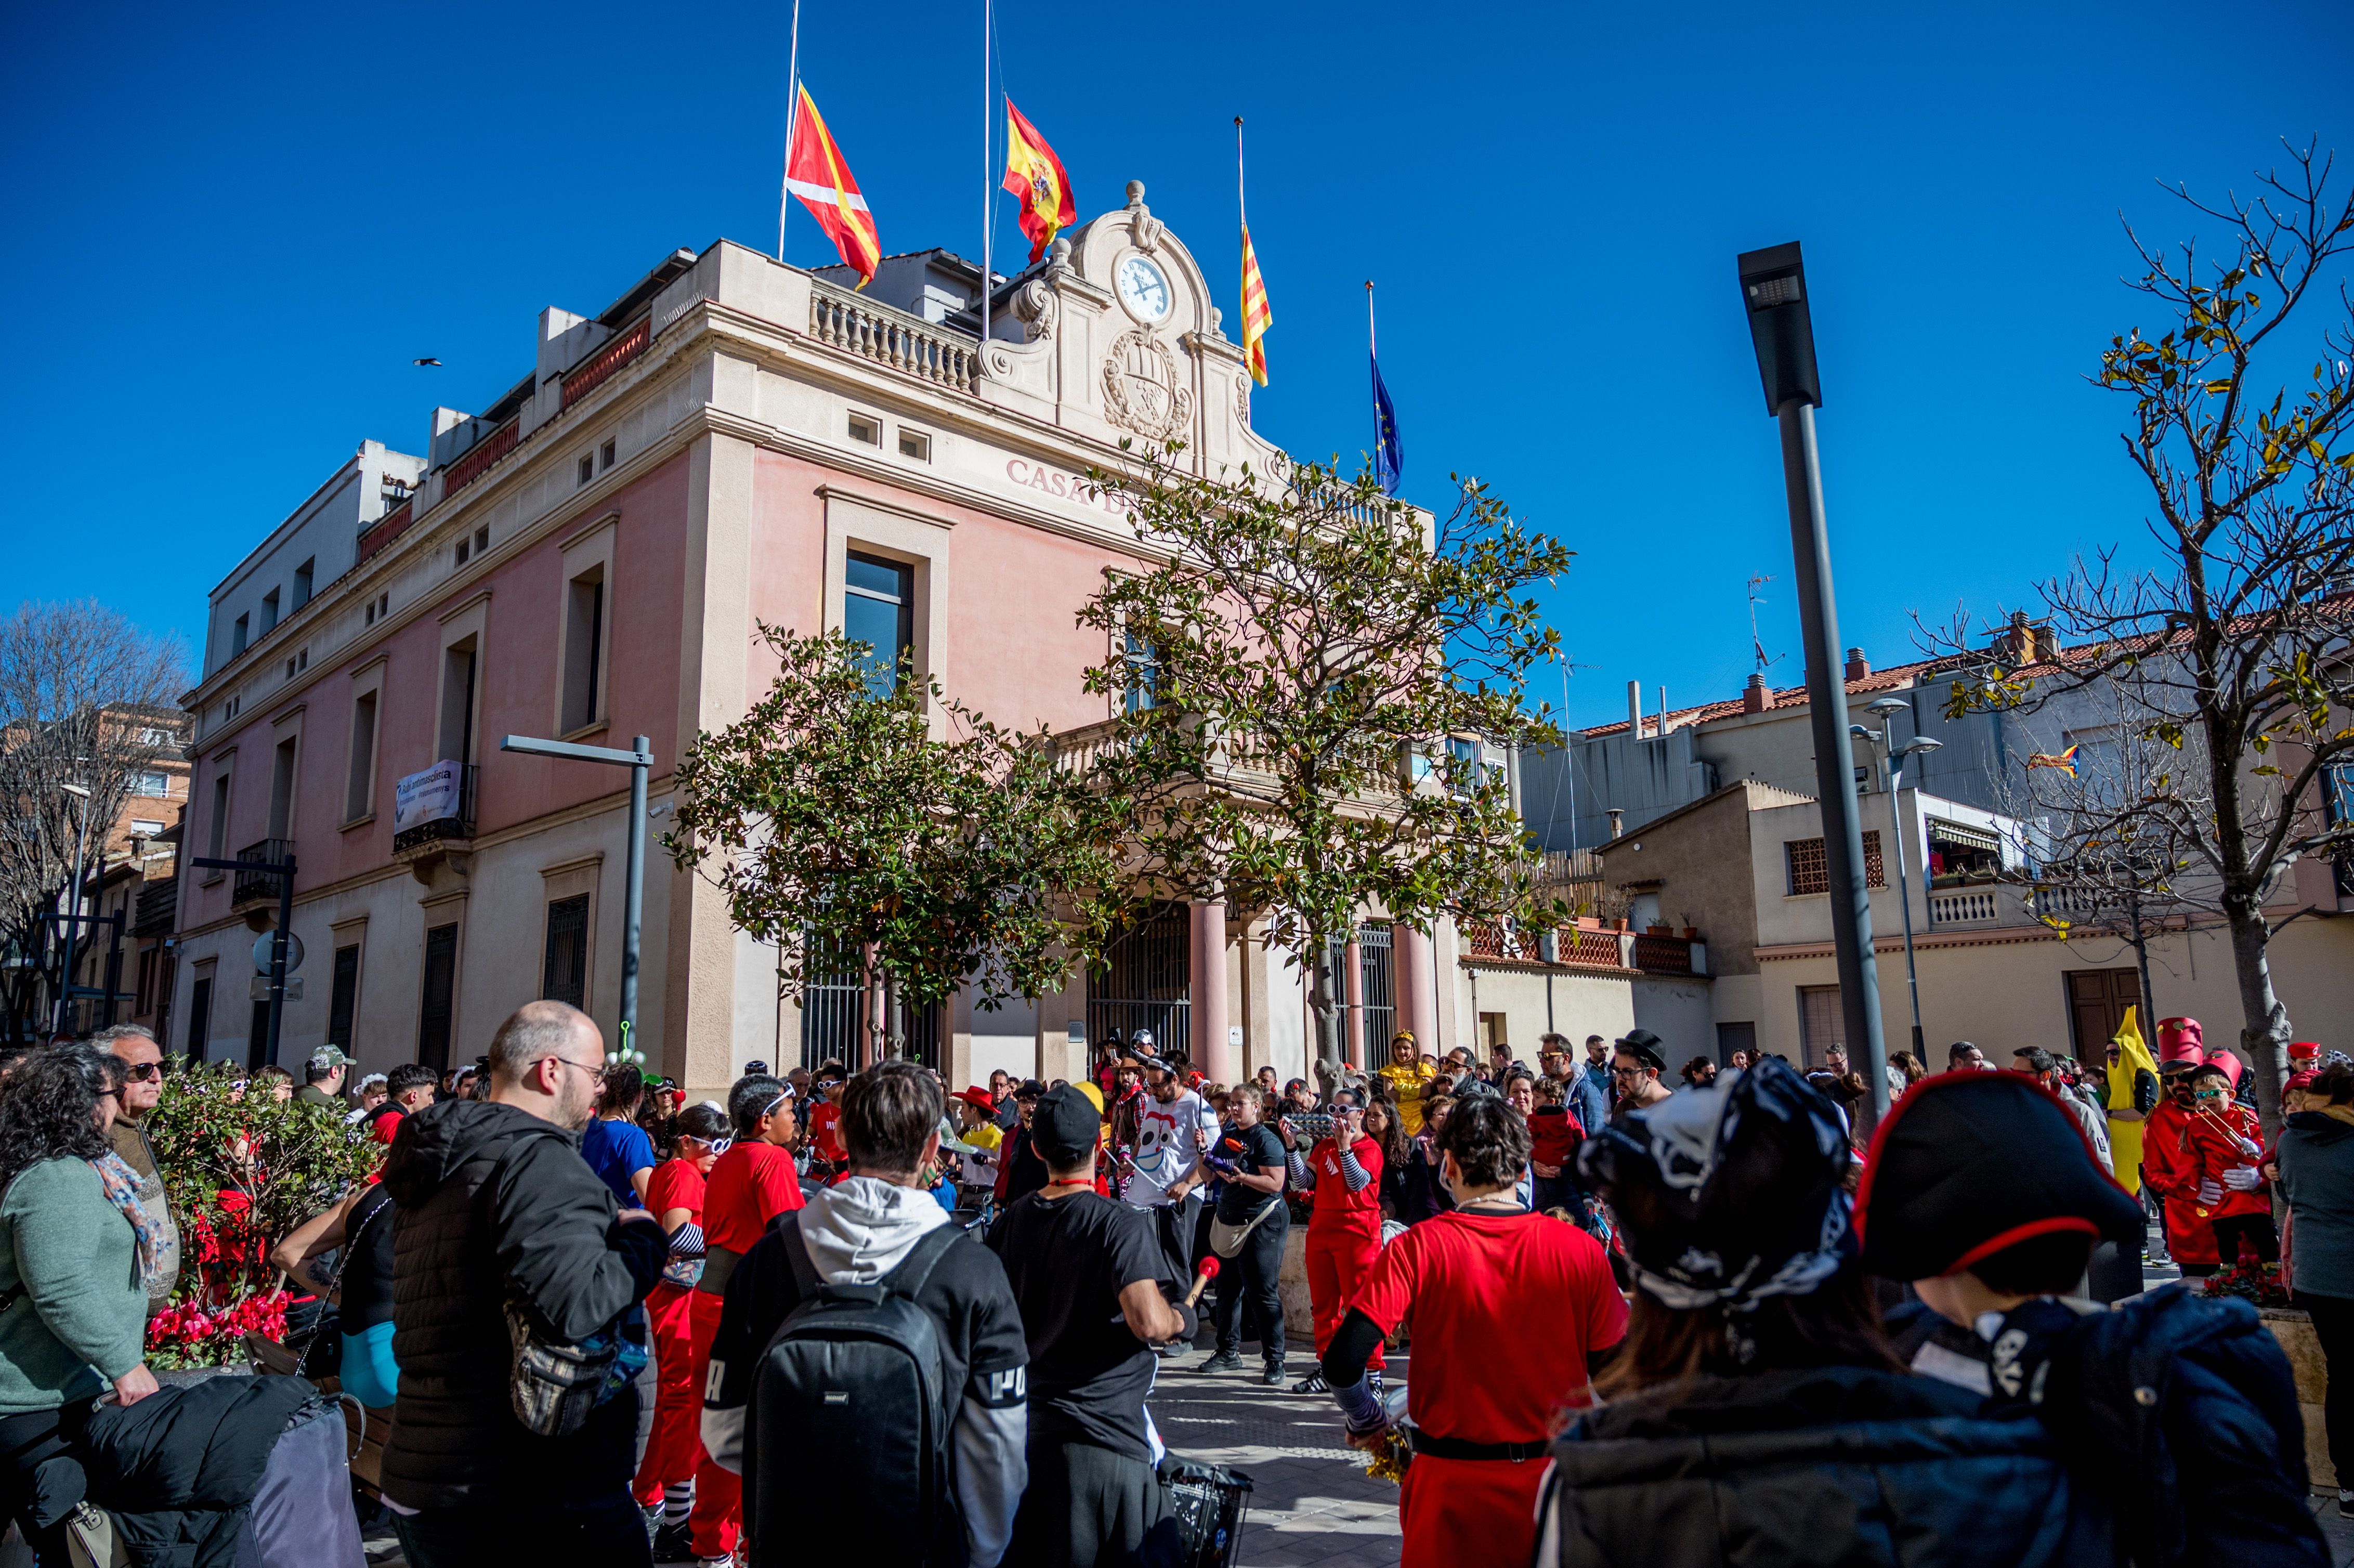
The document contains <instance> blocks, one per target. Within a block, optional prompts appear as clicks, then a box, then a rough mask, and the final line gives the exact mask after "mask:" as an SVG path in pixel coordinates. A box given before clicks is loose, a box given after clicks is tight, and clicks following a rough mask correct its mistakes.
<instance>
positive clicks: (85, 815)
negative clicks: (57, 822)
mask: <svg viewBox="0 0 2354 1568" xmlns="http://www.w3.org/2000/svg"><path fill="white" fill-rule="evenodd" d="M58 789H62V790H64V791H65V792H66V793H67V794H69V795H74V796H78V797H80V800H81V827H80V830H79V831H77V832H75V834H74V869H73V913H72V914H70V915H69V916H66V946H65V964H64V967H63V968H62V969H59V970H58V1007H57V1016H56V1018H55V1019H54V1020H52V1021H51V1022H50V1025H49V1030H50V1033H54V1034H62V1033H65V1032H66V1008H67V1006H68V1004H69V1003H70V1002H71V1001H73V970H74V938H75V937H76V936H77V935H79V934H80V930H81V862H82V854H83V852H85V851H86V850H88V849H89V847H90V788H89V786H88V785H84V784H60V785H58Z"/></svg>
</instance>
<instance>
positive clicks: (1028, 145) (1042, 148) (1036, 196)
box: [1005, 98, 1079, 261]
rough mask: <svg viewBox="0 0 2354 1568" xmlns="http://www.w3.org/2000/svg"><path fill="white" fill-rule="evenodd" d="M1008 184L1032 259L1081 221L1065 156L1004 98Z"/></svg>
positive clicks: (1036, 258) (1006, 181)
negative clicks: (1064, 162) (1020, 207)
mask: <svg viewBox="0 0 2354 1568" xmlns="http://www.w3.org/2000/svg"><path fill="white" fill-rule="evenodd" d="M1005 188H1006V189H1007V190H1008V191H1010V192H1012V193H1013V199H1014V200H1016V201H1018V202H1020V203H1021V204H1022V219H1021V222H1022V232H1023V233H1024V234H1026V235H1028V236H1029V237H1030V260H1033V261H1035V260H1038V258H1039V257H1041V256H1044V254H1045V253H1046V247H1047V246H1049V245H1052V244H1053V243H1054V242H1055V235H1057V234H1059V233H1061V232H1062V231H1063V230H1064V229H1066V228H1070V227H1071V225H1072V224H1074V223H1076V222H1077V221H1078V218H1079V207H1078V203H1077V202H1076V200H1074V199H1073V197H1072V196H1071V176H1070V175H1066V174H1065V173H1064V172H1063V160H1062V159H1060V158H1058V157H1056V156H1055V149H1054V148H1052V147H1049V146H1048V145H1046V138H1044V136H1041V135H1039V134H1038V127H1036V126H1035V125H1033V124H1031V123H1030V122H1029V121H1028V120H1026V119H1024V118H1023V114H1022V111H1020V110H1018V109H1016V108H1014V107H1013V100H1012V99H1011V98H1009V99H1007V100H1006V101H1005Z"/></svg>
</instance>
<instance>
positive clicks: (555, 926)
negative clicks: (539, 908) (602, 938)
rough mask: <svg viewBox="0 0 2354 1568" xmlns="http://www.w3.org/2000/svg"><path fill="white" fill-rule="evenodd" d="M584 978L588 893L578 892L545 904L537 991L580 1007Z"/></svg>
mask: <svg viewBox="0 0 2354 1568" xmlns="http://www.w3.org/2000/svg"><path fill="white" fill-rule="evenodd" d="M539 994H540V995H541V996H543V997H546V999H547V1000H549V1001H561V1002H568V1003H569V1004H571V1005H572V1006H574V1007H581V1006H584V1005H586V1003H585V1002H584V1001H583V999H584V998H585V997H586V996H587V994H588V895H587V894H585V893H580V894H576V895H573V896H572V897H570V898H559V899H557V901H556V902H555V903H553V904H550V905H549V906H547V951H546V957H545V959H543V960H542V961H541V965H540V984H539Z"/></svg>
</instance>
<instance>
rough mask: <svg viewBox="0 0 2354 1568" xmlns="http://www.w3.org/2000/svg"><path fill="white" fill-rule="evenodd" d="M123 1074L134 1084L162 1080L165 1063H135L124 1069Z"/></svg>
mask: <svg viewBox="0 0 2354 1568" xmlns="http://www.w3.org/2000/svg"><path fill="white" fill-rule="evenodd" d="M122 1075H123V1077H124V1078H125V1079H127V1080H129V1081H130V1082H132V1083H134V1084H150V1083H156V1082H160V1081H161V1080H162V1078H163V1076H164V1064H163V1063H161V1062H139V1063H134V1064H133V1065H131V1066H128V1067H125V1068H124V1069H122Z"/></svg>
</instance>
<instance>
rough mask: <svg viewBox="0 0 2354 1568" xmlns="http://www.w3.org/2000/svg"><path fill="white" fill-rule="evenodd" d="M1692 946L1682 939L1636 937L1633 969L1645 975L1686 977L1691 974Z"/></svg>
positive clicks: (1689, 942)
mask: <svg viewBox="0 0 2354 1568" xmlns="http://www.w3.org/2000/svg"><path fill="white" fill-rule="evenodd" d="M1691 950H1692V945H1691V941H1690V940H1688V939H1687V938H1682V937H1649V936H1638V937H1637V938H1635V967H1636V968H1637V969H1641V970H1642V971H1644V972H1645V973H1646V974H1655V975H1688V974H1690V973H1691V972H1692V951H1691Z"/></svg>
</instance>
